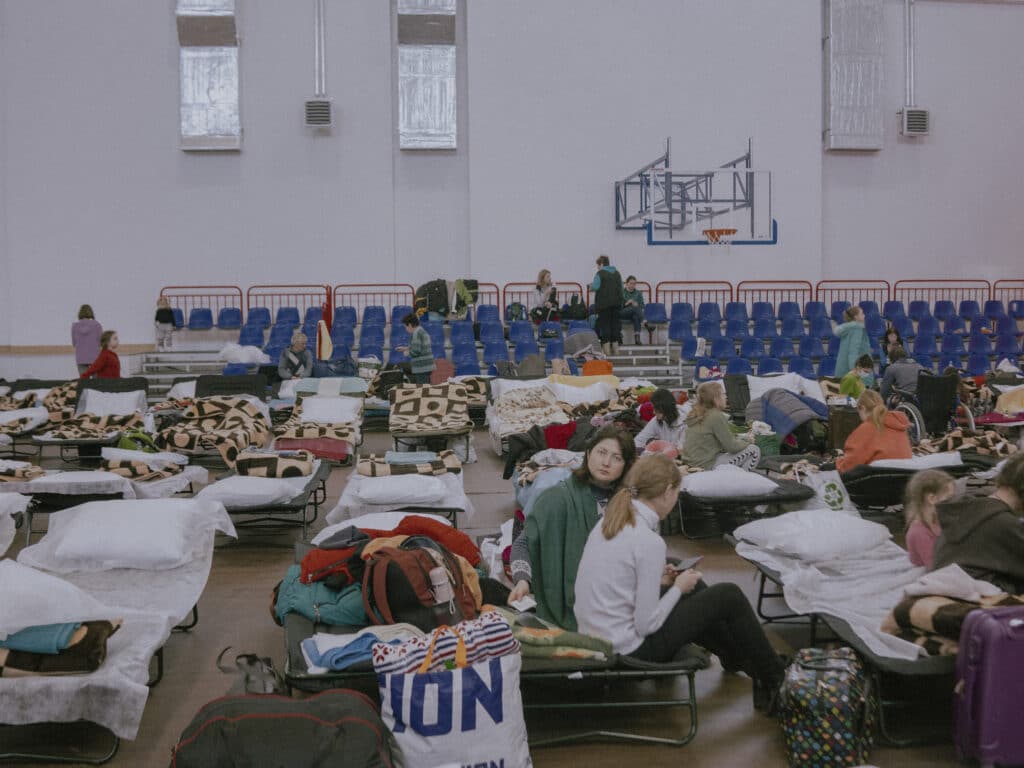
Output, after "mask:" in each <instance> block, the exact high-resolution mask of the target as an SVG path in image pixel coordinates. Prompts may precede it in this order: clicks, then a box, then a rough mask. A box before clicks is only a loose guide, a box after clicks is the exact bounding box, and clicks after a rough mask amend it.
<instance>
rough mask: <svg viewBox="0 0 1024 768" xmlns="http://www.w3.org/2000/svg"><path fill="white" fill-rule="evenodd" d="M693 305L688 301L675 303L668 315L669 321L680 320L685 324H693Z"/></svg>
mask: <svg viewBox="0 0 1024 768" xmlns="http://www.w3.org/2000/svg"><path fill="white" fill-rule="evenodd" d="M693 317H694V315H693V304H691V303H690V302H688V301H677V302H675V303H674V304H673V305H672V311H671V312H670V313H669V316H668V319H669V321H676V320H682V321H685V322H687V323H692V322H693Z"/></svg>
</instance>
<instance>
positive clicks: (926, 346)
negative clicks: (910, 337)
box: [904, 334, 938, 357]
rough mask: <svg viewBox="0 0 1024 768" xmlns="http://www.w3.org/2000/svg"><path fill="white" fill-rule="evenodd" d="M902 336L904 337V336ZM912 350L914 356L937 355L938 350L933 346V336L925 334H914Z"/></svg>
mask: <svg viewBox="0 0 1024 768" xmlns="http://www.w3.org/2000/svg"><path fill="white" fill-rule="evenodd" d="M904 338H906V337H905V336H904ZM913 350H914V356H915V357H916V356H917V355H937V354H938V350H937V349H936V348H935V337H934V336H931V335H926V334H922V335H920V336H915V337H914V344H913Z"/></svg>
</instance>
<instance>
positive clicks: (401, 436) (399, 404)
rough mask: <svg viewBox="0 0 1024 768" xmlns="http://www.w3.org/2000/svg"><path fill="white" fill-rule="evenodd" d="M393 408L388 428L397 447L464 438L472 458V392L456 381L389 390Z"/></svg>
mask: <svg viewBox="0 0 1024 768" xmlns="http://www.w3.org/2000/svg"><path fill="white" fill-rule="evenodd" d="M389 398H390V402H391V410H390V413H389V414H388V431H389V432H390V433H391V437H392V440H393V441H394V447H395V450H398V449H399V446H400V445H406V446H414V445H417V444H422V443H427V444H428V445H431V444H432V443H434V442H435V441H439V442H443V443H444V446H443V447H445V448H447V447H448V445H449V441H451V440H452V439H456V438H461V439H462V440H463V442H464V445H465V454H464V455H465V456H466V458H468V457H469V437H470V433H471V432H472V431H473V420H472V419H470V418H469V393H468V391H467V390H466V387H465V386H463V385H461V384H457V383H449V384H425V385H416V384H403V385H401V386H398V387H395V388H393V389H392V390H391V392H390V393H389Z"/></svg>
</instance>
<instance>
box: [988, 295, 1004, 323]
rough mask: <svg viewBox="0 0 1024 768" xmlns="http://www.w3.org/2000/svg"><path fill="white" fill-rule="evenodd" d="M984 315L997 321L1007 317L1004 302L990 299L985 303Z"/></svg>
mask: <svg viewBox="0 0 1024 768" xmlns="http://www.w3.org/2000/svg"><path fill="white" fill-rule="evenodd" d="M984 315H985V317H987V318H988V319H989V320H997V319H999V318H1000V317H1006V307H1004V306H1003V302H1002V301H1000V300H999V299H989V300H988V301H986V302H985V311H984Z"/></svg>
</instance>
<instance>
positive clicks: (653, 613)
mask: <svg viewBox="0 0 1024 768" xmlns="http://www.w3.org/2000/svg"><path fill="white" fill-rule="evenodd" d="M679 480H680V478H679V470H678V469H677V468H676V466H675V463H674V462H673V461H672V460H671V459H669V458H668V457H667V456H663V455H661V454H649V455H646V456H642V457H641V458H639V459H638V460H637V461H636V463H635V464H634V465H633V467H632V468H631V469H630V471H629V473H628V474H627V475H626V479H625V480H624V481H623V484H622V486H621V487H620V489H619V490H618V491H617V492H616V493H615V495H614V496H613V497H612V500H611V502H610V503H609V505H608V510H607V512H606V513H605V516H604V519H603V520H602V521H601V523H600V524H598V525H597V526H596V527H595V528H594V529H593V530H592V531H591V532H590V535H589V537H588V538H587V543H586V546H585V547H584V549H583V559H582V560H581V562H580V567H579V572H578V574H577V576H576V602H575V606H574V610H575V614H576V622H577V625H578V627H579V631H580V632H583V633H585V634H588V635H596V636H597V637H602V638H604V639H605V640H607V641H608V642H610V643H611V644H612V646H613V647H614V648H615V652H616V653H619V654H624V655H629V656H633V657H634V658H637V659H641V660H644V661H653V662H667V661H671V660H672V659H674V658H675V657H676V655H677V654H678V652H679V651H680V649H681V648H682V647H683V646H684V645H686V644H687V643H697V644H698V645H701V646H703V647H704V648H707V649H708V650H709V651H711V652H712V653H714V654H716V655H717V656H718V657H719V660H720V661H721V662H722V666H723V667H725V668H726V669H727V670H740V671H743V672H746V673H747V674H748V675H749V676H750V677H751V678H753V680H754V707H755V708H756V709H763V710H766V711H767V712H768V713H769V714H775V710H776V708H777V706H778V698H777V692H778V689H779V686H780V684H781V682H782V679H783V675H784V670H785V666H784V663H783V661H782V660H781V659H780V658H779V656H778V655H777V654H776V653H775V651H774V650H773V649H772V646H771V644H770V643H769V642H768V638H766V637H765V634H764V631H763V630H762V628H761V624H760V622H758V620H757V617H756V616H755V615H754V611H753V609H752V608H751V607H750V603H749V602H748V601H747V598H746V596H745V595H744V594H743V592H742V591H741V590H740V588H739V587H737V586H736V585H735V584H715V585H712V586H707V585H705V584H704V583H703V581H702V576H703V574H701V572H700V571H697V570H693V569H690V570H686V571H683V572H681V573H679V572H677V571H676V570H675V569H674V568H673V567H672V566H670V565H667V564H666V560H665V554H666V546H665V541H664V540H663V539H662V538H661V537H660V536H659V535H658V533H657V529H658V523H659V521H661V520H663V519H665V517H666V516H667V515H668V514H669V512H671V511H672V510H673V509H674V508H675V506H676V501H677V498H678V495H679Z"/></svg>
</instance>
